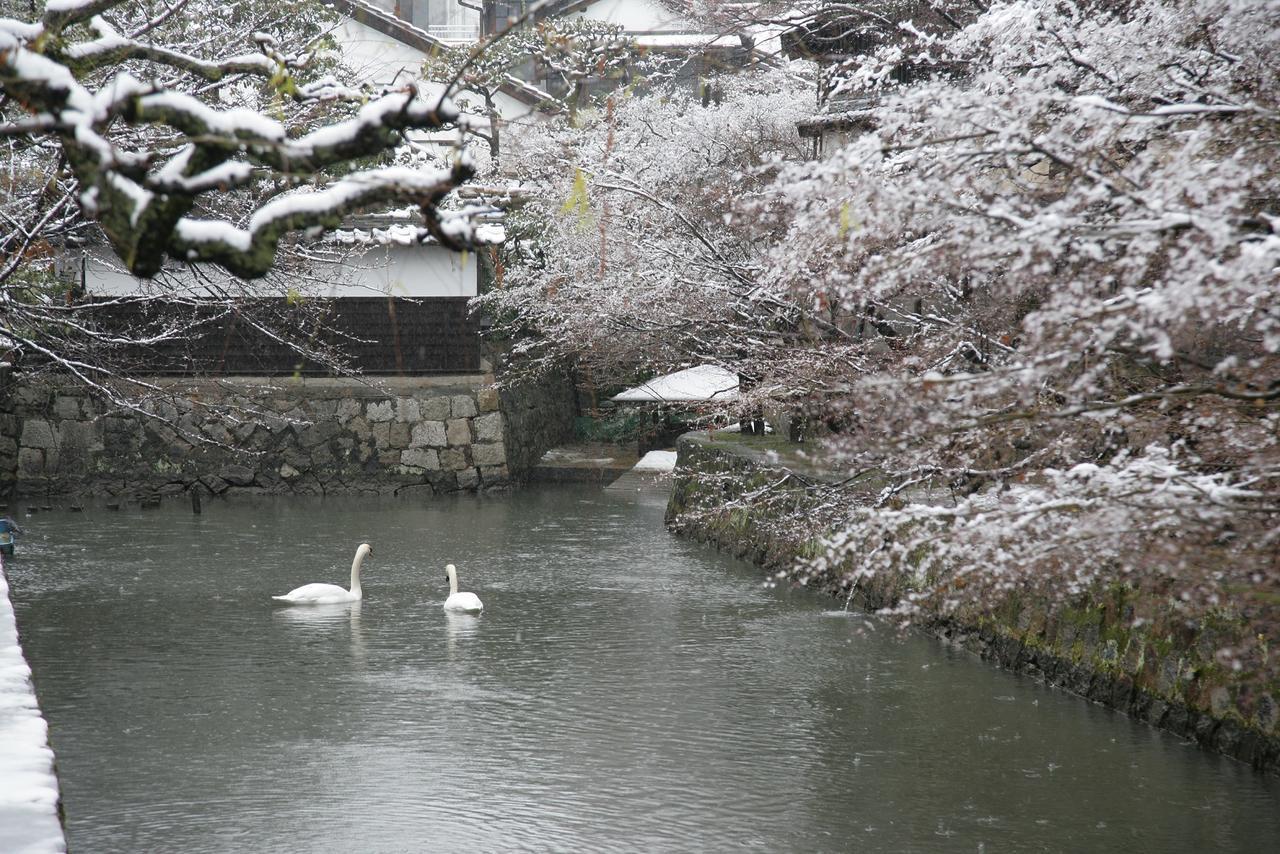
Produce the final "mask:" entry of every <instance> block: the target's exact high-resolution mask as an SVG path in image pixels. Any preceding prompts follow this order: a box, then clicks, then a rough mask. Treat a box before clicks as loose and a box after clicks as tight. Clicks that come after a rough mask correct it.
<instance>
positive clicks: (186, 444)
mask: <svg viewBox="0 0 1280 854" xmlns="http://www.w3.org/2000/svg"><path fill="white" fill-rule="evenodd" d="M491 379H492V377H490V376H487V375H480V374H476V375H463V376H454V377H419V378H387V379H382V380H379V381H377V382H372V381H370V382H365V381H360V380H338V379H306V378H299V379H293V380H281V381H275V380H264V379H257V380H255V379H250V378H236V379H223V380H217V381H213V380H203V381H189V380H184V381H173V382H169V383H167V384H166V386H165V387H164V393H163V394H157V395H155V396H154V397H153V398H152V399H151V400H149V401H148V402H146V403H145V404H144V405H143V406H142V408H141V409H140V410H139V411H137V412H122V411H119V410H118V409H116V408H111V407H107V406H106V405H104V404H103V403H102V401H101V400H99V399H97V398H95V397H94V396H92V395H90V394H88V393H86V392H85V391H84V390H83V389H81V388H77V387H73V386H67V385H58V384H49V383H38V384H19V385H16V386H15V385H12V384H11V385H10V387H9V388H7V389H6V390H5V393H3V394H0V398H3V403H4V406H3V411H2V412H0V490H3V492H5V493H7V494H9V495H12V496H33V495H65V494H69V493H74V494H84V495H123V496H128V495H140V494H154V493H160V494H165V493H176V492H181V491H186V490H190V489H192V488H196V487H197V486H199V487H201V488H203V489H205V490H208V491H209V492H213V493H223V492H227V491H229V490H246V491H253V492H269V493H298V494H328V493H352V492H355V493H389V492H395V493H403V492H414V493H425V494H434V493H442V492H452V491H455V490H475V489H487V488H496V487H503V486H506V485H508V484H510V483H511V482H512V480H513V478H515V477H519V476H520V475H521V474H522V473H523V470H524V468H525V467H527V466H528V465H529V464H530V463H529V462H528V460H529V458H530V457H532V458H533V460H535V461H536V459H537V456H540V455H541V453H542V451H543V450H545V447H539V443H540V442H543V441H548V440H549V439H550V438H551V436H552V435H553V434H555V433H556V428H554V427H550V428H548V427H546V426H545V424H544V422H548V421H549V422H555V421H556V420H557V418H560V417H561V416H559V415H558V414H557V413H553V412H551V410H550V409H548V406H549V405H550V400H551V398H550V397H548V396H547V394H546V393H544V392H543V391H542V390H541V389H540V388H537V387H533V388H529V389H526V390H524V391H523V392H510V393H507V394H505V395H504V396H503V397H500V396H499V394H498V393H497V392H496V391H495V390H494V389H493V388H492V387H491V386H490V384H489V383H490V381H491ZM551 397H554V395H551ZM504 402H505V403H507V404H509V405H510V406H512V407H514V408H515V409H516V411H517V412H518V416H517V418H516V420H517V422H518V423H519V425H520V426H521V431H528V434H527V435H526V434H525V433H524V432H521V433H519V435H517V436H515V437H514V441H512V439H513V436H512V434H511V432H510V428H509V425H508V418H507V416H506V415H505V414H504V412H503V409H502V407H503V404H504ZM227 411H231V412H232V413H233V414H232V415H231V416H230V417H227V415H226V414H225V413H226V412H227ZM565 417H567V418H568V419H569V421H570V422H571V421H572V412H570V413H568V414H567V416H565ZM513 449H514V453H513ZM535 453H536V456H535ZM513 457H514V463H513V460H512V458H513Z"/></svg>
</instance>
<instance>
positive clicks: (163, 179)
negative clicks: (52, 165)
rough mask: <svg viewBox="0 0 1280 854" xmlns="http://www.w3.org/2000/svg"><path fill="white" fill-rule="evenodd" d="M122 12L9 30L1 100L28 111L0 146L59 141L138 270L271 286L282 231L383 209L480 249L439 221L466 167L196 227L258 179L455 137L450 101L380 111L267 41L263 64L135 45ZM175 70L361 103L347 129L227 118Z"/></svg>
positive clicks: (2, 125)
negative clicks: (421, 135) (172, 270)
mask: <svg viewBox="0 0 1280 854" xmlns="http://www.w3.org/2000/svg"><path fill="white" fill-rule="evenodd" d="M120 2H122V0H114V2H111V0H94V1H93V2H71V0H56V2H51V3H50V4H48V5H47V6H46V9H45V14H44V15H43V17H42V18H41V19H40V20H39V21H38V22H35V23H26V22H21V21H14V20H11V19H3V20H0V88H2V89H3V92H4V94H5V95H6V96H7V97H8V98H11V99H12V100H13V101H15V102H17V103H18V104H21V106H22V107H23V108H24V110H25V112H26V114H27V115H26V116H24V117H21V118H15V119H9V118H8V116H5V117H0V138H3V137H10V138H15V139H25V138H27V137H29V136H30V135H31V134H33V133H47V134H51V135H53V136H54V138H56V140H57V141H58V144H59V145H60V147H61V150H62V153H63V154H64V155H65V157H66V160H67V162H68V164H69V165H70V168H71V170H72V172H73V173H74V175H75V178H76V180H77V182H78V184H79V193H78V199H79V202H80V206H81V209H82V210H83V212H84V213H85V214H87V215H88V216H89V217H90V218H93V219H96V220H98V222H99V224H100V225H101V226H102V230H103V232H104V233H105V234H106V236H107V238H108V240H109V241H110V242H111V244H112V246H113V248H114V249H115V250H116V252H117V253H118V254H119V256H120V257H121V258H122V259H123V260H124V262H125V264H126V266H127V267H128V268H129V270H130V271H131V272H132V273H134V274H135V275H139V276H144V277H146V276H152V275H155V274H156V273H157V272H158V271H159V270H160V269H161V267H162V265H163V264H164V261H165V259H166V258H168V257H173V258H177V259H181V260H188V261H190V260H208V261H216V262H217V263H219V264H222V265H223V266H225V267H226V268H227V269H228V270H231V271H232V272H234V273H236V274H237V275H241V276H246V277H256V276H261V275H263V274H264V273H265V272H266V270H267V269H268V268H269V267H270V266H271V264H272V261H273V259H274V252H275V247H276V246H277V244H278V242H279V240H280V238H281V237H282V236H283V235H284V233H285V232H287V231H291V230H295V229H300V228H306V229H315V228H332V227H335V226H336V225H337V224H338V222H339V221H340V219H341V217H342V216H343V215H344V214H346V213H350V212H353V211H356V210H359V209H360V208H361V207H362V206H365V205H370V204H377V203H381V202H385V201H396V202H407V203H413V204H416V205H419V206H420V208H421V210H422V213H423V216H424V217H425V219H426V226H427V229H428V230H429V231H430V232H431V233H432V234H435V235H437V236H438V238H439V239H440V240H441V241H442V242H444V243H446V244H447V245H450V246H461V245H464V244H466V243H467V242H468V241H469V240H471V239H472V237H473V234H472V232H471V230H470V228H469V227H467V226H466V225H465V224H464V225H459V224H458V223H457V222H455V221H453V219H451V220H449V221H448V222H446V217H445V216H444V215H442V214H441V213H440V212H439V210H438V205H439V204H440V202H441V201H442V200H443V199H444V197H445V196H446V195H447V194H448V192H449V191H450V190H452V189H454V188H455V187H457V186H458V185H460V184H461V183H463V182H464V181H466V180H467V179H468V178H469V177H470V176H471V172H472V169H471V166H470V164H469V162H468V161H467V160H466V158H464V157H459V158H457V163H456V164H455V165H454V166H453V168H451V169H449V170H447V171H446V172H443V173H435V174H427V175H423V174H418V173H413V172H410V171H407V170H403V169H385V170H376V169H374V170H365V171H362V172H359V173H356V174H355V175H352V176H350V177H349V178H347V179H344V180H342V181H339V182H337V183H335V184H333V185H332V186H331V187H329V188H328V189H325V190H323V191H321V192H316V193H310V194H298V193H294V194H289V195H286V196H285V197H284V198H283V199H281V200H277V201H275V202H272V203H270V204H268V205H266V206H264V207H262V208H260V209H259V210H258V211H257V213H256V214H253V215H251V216H249V217H248V225H247V228H244V229H242V228H239V227H237V226H236V225H235V224H233V223H231V222H218V221H215V220H198V219H192V218H190V217H189V216H188V214H189V213H190V212H191V211H192V210H193V208H195V207H196V205H197V203H198V202H199V201H200V200H201V198H202V197H204V196H206V195H208V194H220V193H224V192H226V191H228V190H231V189H234V188H237V187H247V186H248V185H249V184H251V183H253V182H255V181H258V182H261V181H266V180H277V181H284V182H286V185H287V184H297V183H300V182H301V181H303V180H307V181H309V182H310V183H312V184H315V183H317V182H319V181H320V180H322V179H321V178H320V175H321V173H323V172H324V170H327V169H331V168H334V167H340V166H342V165H344V164H348V163H351V162H352V161H357V160H361V159H364V158H369V157H374V156H376V155H379V154H381V153H383V152H387V151H389V150H392V149H394V147H395V146H397V145H398V144H400V142H401V141H402V139H403V135H404V133H405V132H406V131H409V130H435V129H441V128H445V127H451V126H454V125H455V124H456V123H457V122H458V120H459V114H458V112H457V110H456V109H455V108H454V106H453V105H452V103H450V101H449V100H448V99H447V98H445V97H431V98H424V97H423V96H421V95H420V94H419V93H418V91H417V90H416V89H415V88H413V87H408V88H406V89H404V90H401V91H393V92H389V93H385V94H383V95H381V96H379V97H374V98H371V99H370V98H369V97H368V93H364V92H361V91H359V90H355V89H352V88H350V87H345V86H343V85H342V84H340V83H338V82H337V81H336V80H334V79H333V78H332V77H325V78H322V79H320V80H316V81H312V82H309V83H307V82H304V83H298V82H295V81H294V80H293V78H292V74H293V73H294V72H295V71H296V70H298V69H299V68H301V67H302V66H304V65H305V64H306V62H307V59H308V57H307V55H305V54H303V55H300V56H299V55H293V54H285V53H283V52H282V51H281V50H280V49H279V48H278V46H277V45H276V43H275V39H274V38H273V37H271V36H270V35H267V34H264V33H255V34H253V35H252V38H253V40H254V41H255V42H256V43H257V47H258V52H257V53H253V54H244V55H239V56H232V57H229V58H204V57H200V56H197V55H194V54H192V53H189V52H186V51H183V50H177V49H172V48H169V47H166V46H164V45H162V44H159V43H158V42H157V41H155V40H152V39H150V38H149V39H148V41H146V42H143V41H140V40H138V39H135V38H130V37H127V36H125V35H122V34H121V32H120V31H119V30H118V29H117V28H116V27H115V26H113V25H112V24H111V23H110V22H109V21H107V20H106V18H105V17H103V15H102V13H103V12H106V11H108V10H110V9H112V8H113V7H115V6H117V5H119V4H120ZM153 23H154V25H155V26H159V25H160V24H161V23H163V21H159V22H158V23H157V22H153ZM78 25H85V27H87V29H88V30H91V31H92V33H93V34H94V35H95V38H92V39H89V40H86V41H75V40H74V39H71V38H69V35H70V34H71V33H72V32H83V30H82V29H81V28H80V27H79V26H78ZM149 29H150V28H149V27H147V28H143V30H144V31H146V30H149ZM122 64H127V65H128V66H129V67H130V68H131V69H135V71H133V72H131V71H125V70H120V71H118V72H117V73H116V74H115V75H114V76H112V77H110V78H109V79H107V80H105V81H102V80H101V78H100V76H98V75H96V74H95V72H96V71H97V70H98V69H104V68H114V67H118V66H120V65H122ZM149 66H150V67H153V68H155V69H156V72H158V73H154V74H146V75H145V77H143V79H147V80H151V81H159V80H169V81H170V82H168V83H161V82H143V79H140V77H142V75H141V74H139V73H136V69H137V68H147V67H149ZM174 72H177V73H180V74H187V75H190V76H191V77H193V78H195V79H196V80H199V81H212V82H217V81H222V80H224V79H227V78H229V77H232V76H234V75H250V76H254V77H257V78H260V79H262V80H263V81H265V82H266V83H267V84H268V85H269V86H273V87H276V88H277V89H278V91H279V92H280V94H281V96H283V97H288V98H291V99H293V100H295V101H308V100H314V101H324V102H334V103H338V104H341V103H343V102H347V103H350V102H352V101H356V102H357V103H359V106H358V108H357V109H356V110H355V112H354V115H350V116H349V117H347V118H339V119H338V120H336V121H330V123H328V124H322V125H321V126H319V127H296V126H293V125H290V124H288V123H286V122H284V121H279V120H276V119H273V118H268V117H267V116H264V115H262V114H261V113H260V112H259V111H258V110H253V109H246V108H243V107H239V108H237V107H225V106H221V105H220V104H219V102H218V101H217V100H216V99H208V98H207V97H202V96H201V95H200V94H199V93H198V92H196V91H193V90H192V87H188V91H183V89H182V88H181V87H175V86H174V85H172V82H173V80H174V78H173V77H172V74H173V73H174ZM195 88H197V89H198V87H195ZM302 199H305V201H300V200H302ZM206 207H207V206H206ZM454 219H456V218H454Z"/></svg>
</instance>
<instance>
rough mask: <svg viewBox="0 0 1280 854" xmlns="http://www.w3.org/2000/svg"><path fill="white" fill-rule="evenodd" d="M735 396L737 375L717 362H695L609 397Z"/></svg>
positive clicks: (696, 399)
mask: <svg viewBox="0 0 1280 854" xmlns="http://www.w3.org/2000/svg"><path fill="white" fill-rule="evenodd" d="M737 396H738V375H737V374H735V373H734V372H733V371H730V370H726V369H725V368H722V367H720V366H719V365H698V366H697V367H693V368H686V369H684V370H683V371H676V372H675V373H674V374H666V375H665V376H661V377H654V378H653V379H651V380H647V381H646V382H642V383H641V384H640V385H638V386H636V387H635V388H629V389H627V390H626V391H624V392H622V393H621V394H615V395H614V396H613V399H614V400H615V401H618V402H620V403H700V402H706V401H710V400H730V399H732V398H735V397H737Z"/></svg>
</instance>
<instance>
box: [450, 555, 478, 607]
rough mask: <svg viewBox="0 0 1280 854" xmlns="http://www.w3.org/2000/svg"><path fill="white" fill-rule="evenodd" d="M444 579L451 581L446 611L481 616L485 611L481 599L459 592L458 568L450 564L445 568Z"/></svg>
mask: <svg viewBox="0 0 1280 854" xmlns="http://www.w3.org/2000/svg"><path fill="white" fill-rule="evenodd" d="M444 577H445V578H447V579H449V598H448V599H446V600H444V609H445V610H446V611H466V612H467V613H469V614H479V613H480V612H481V611H483V610H484V603H483V602H481V601H480V597H479V596H477V595H476V594H474V593H459V592H458V568H457V567H456V566H454V565H453V564H449V565H448V566H446V567H445V568H444Z"/></svg>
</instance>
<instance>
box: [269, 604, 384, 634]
mask: <svg viewBox="0 0 1280 854" xmlns="http://www.w3.org/2000/svg"><path fill="white" fill-rule="evenodd" d="M363 604H364V603H363V602H335V603H332V604H329V605H307V606H305V607H298V608H276V609H275V610H274V611H273V612H272V615H273V616H274V617H275V619H277V620H280V621H281V622H282V623H284V624H285V625H289V626H297V627H299V628H324V627H326V626H338V625H344V624H347V623H350V625H351V627H352V628H353V629H354V628H358V627H359V625H360V608H361V606H362V605H363Z"/></svg>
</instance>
